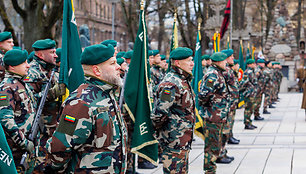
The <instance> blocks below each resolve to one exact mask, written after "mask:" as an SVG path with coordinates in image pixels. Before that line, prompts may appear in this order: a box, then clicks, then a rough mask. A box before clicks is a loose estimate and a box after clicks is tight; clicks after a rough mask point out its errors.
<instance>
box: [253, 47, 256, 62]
mask: <svg viewBox="0 0 306 174" xmlns="http://www.w3.org/2000/svg"><path fill="white" fill-rule="evenodd" d="M255 50H256V47H254V46H252V59H253V60H255Z"/></svg>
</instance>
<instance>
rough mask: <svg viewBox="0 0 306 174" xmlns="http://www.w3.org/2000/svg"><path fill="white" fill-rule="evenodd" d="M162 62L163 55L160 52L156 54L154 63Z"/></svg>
mask: <svg viewBox="0 0 306 174" xmlns="http://www.w3.org/2000/svg"><path fill="white" fill-rule="evenodd" d="M160 62H161V57H160V54H157V55H156V56H154V64H156V65H158V64H160Z"/></svg>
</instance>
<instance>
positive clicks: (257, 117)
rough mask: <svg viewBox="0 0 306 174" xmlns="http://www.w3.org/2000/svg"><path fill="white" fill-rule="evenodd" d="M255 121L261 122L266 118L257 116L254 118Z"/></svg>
mask: <svg viewBox="0 0 306 174" xmlns="http://www.w3.org/2000/svg"><path fill="white" fill-rule="evenodd" d="M254 120H258V121H260V120H264V118H262V117H261V116H259V115H258V116H255V117H254Z"/></svg>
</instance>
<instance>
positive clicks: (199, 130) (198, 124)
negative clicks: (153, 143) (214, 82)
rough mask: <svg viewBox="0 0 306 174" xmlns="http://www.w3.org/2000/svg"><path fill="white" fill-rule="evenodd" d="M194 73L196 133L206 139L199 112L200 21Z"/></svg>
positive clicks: (201, 75)
mask: <svg viewBox="0 0 306 174" xmlns="http://www.w3.org/2000/svg"><path fill="white" fill-rule="evenodd" d="M192 74H193V76H194V79H193V80H192V82H191V86H192V88H193V91H194V93H195V106H196V123H195V129H194V133H195V134H196V135H197V136H198V137H200V138H202V139H203V140H204V128H203V120H202V118H201V116H200V115H199V112H198V110H199V99H198V92H199V86H200V84H201V79H202V77H203V69H202V53H201V32H200V23H199V27H198V34H197V44H196V49H195V55H194V67H193V70H192Z"/></svg>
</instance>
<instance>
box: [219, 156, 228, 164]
mask: <svg viewBox="0 0 306 174" xmlns="http://www.w3.org/2000/svg"><path fill="white" fill-rule="evenodd" d="M231 162H232V160H231V159H229V158H226V157H221V158H218V159H217V161H216V163H220V164H229V163H231Z"/></svg>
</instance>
